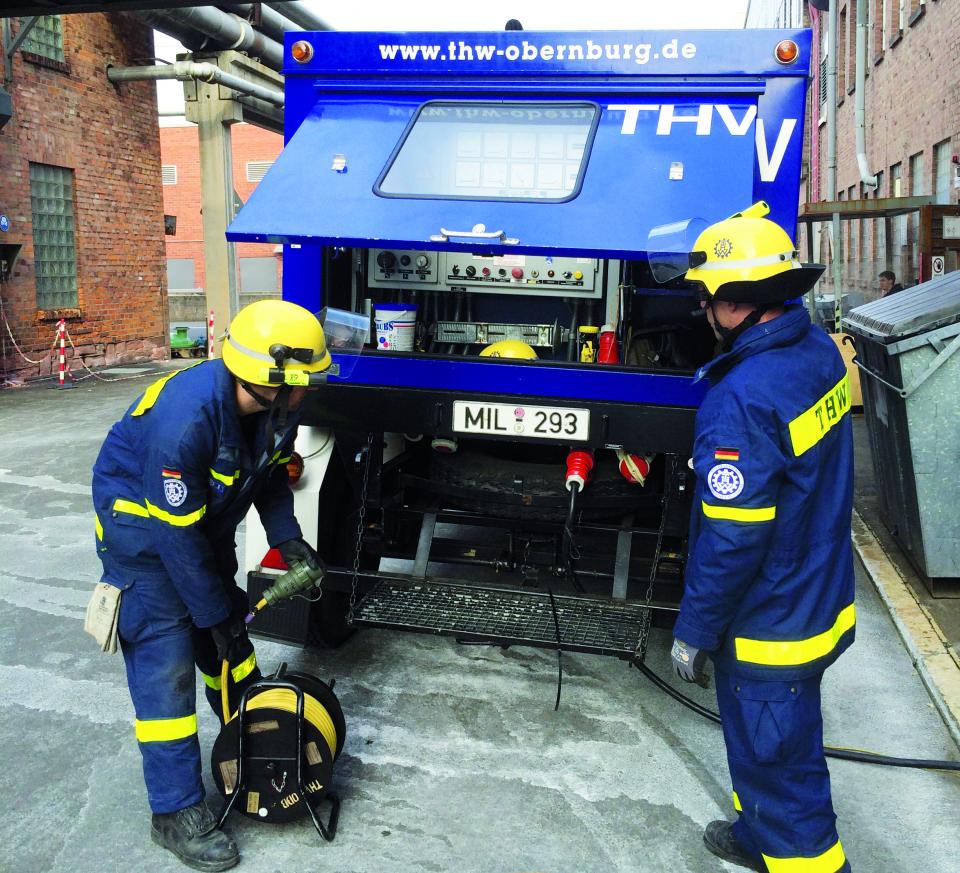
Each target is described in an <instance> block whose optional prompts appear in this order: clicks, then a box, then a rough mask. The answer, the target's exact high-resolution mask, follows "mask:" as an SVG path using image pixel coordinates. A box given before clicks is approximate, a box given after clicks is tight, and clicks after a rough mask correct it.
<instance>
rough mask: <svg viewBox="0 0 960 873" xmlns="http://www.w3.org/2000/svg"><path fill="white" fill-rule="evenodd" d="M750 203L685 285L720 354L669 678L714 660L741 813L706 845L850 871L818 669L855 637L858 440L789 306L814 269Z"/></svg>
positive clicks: (840, 370) (835, 358)
mask: <svg viewBox="0 0 960 873" xmlns="http://www.w3.org/2000/svg"><path fill="white" fill-rule="evenodd" d="M768 212H769V207H767V205H766V204H765V203H758V204H756V205H755V206H752V207H751V208H750V209H748V210H745V211H744V212H742V213H739V214H737V215H735V216H733V217H732V218H729V219H726V220H725V221H720V222H718V223H717V224H714V225H712V226H711V227H709V228H707V229H706V230H705V231H704V232H703V233H702V234H701V235H700V237H699V238H698V239H697V242H696V244H695V248H696V251H694V252H692V253H691V254H690V269H689V270H688V271H687V279H689V280H690V281H693V282H698V283H700V285H701V306H703V307H704V308H705V309H706V314H707V318H708V320H709V322H710V325H711V327H712V328H713V330H714V333H715V334H716V335H717V337H718V339H719V340H720V341H721V343H722V349H723V352H722V354H720V355H719V356H718V357H717V358H715V359H714V360H712V361H710V362H709V363H708V364H706V365H705V366H704V367H703V368H702V370H701V372H700V374H699V375H700V376H701V377H703V378H706V379H708V380H709V383H710V384H709V389H708V391H707V395H706V397H705V398H704V401H703V404H702V405H701V407H700V409H699V411H698V413H697V421H696V433H695V445H694V456H693V467H694V470H695V473H696V478H697V484H696V492H695V498H694V500H695V506H694V512H693V518H692V521H691V528H690V555H689V561H688V564H687V571H686V580H685V581H686V589H685V592H684V596H683V600H682V601H681V604H680V614H679V617H678V619H677V623H676V626H675V628H674V634H675V637H676V638H675V640H674V643H673V649H672V653H671V654H672V656H673V663H674V669H675V671H676V673H677V675H678V676H679V677H680V678H681V679H684V680H686V681H688V682H694V681H699V682H703V681H704V679H705V677H704V676H703V672H702V670H703V663H704V661H705V659H706V656H707V654H709V655H710V657H711V658H712V659H713V662H714V664H715V670H716V684H717V702H718V704H719V707H720V715H721V718H722V720H723V733H724V739H725V741H726V747H727V761H728V763H729V766H730V776H731V779H732V782H733V805H734V809H735V810H736V811H737V812H738V813H739V816H738V818H737V820H736V821H735V822H727V821H715V822H711V823H710V824H709V825H708V826H707V828H706V830H705V831H704V835H703V839H704V842H705V843H706V846H707V848H708V849H709V850H710V851H711V852H713V854H715V855H718V856H719V857H721V858H723V859H725V860H727V861H731V862H732V863H734V864H739V865H740V866H742V867H747V868H749V869H751V870H757V871H765V870H766V871H770V873H792V871H801V870H802V871H803V873H839V871H849V870H850V865H849V863H848V862H847V860H846V857H845V856H844V852H843V847H842V846H841V844H840V839H839V837H838V835H837V830H836V816H835V815H834V812H833V805H832V803H831V799H830V774H829V772H828V770H827V764H826V759H825V758H824V752H823V716H822V714H821V710H820V680H821V678H822V676H823V671H824V670H825V669H826V668H827V667H828V666H829V665H830V664H831V663H833V661H834V660H836V658H837V657H838V656H839V655H840V653H841V652H842V651H844V649H846V648H847V647H848V646H849V645H850V644H851V643H852V642H853V637H854V623H855V617H854V605H853V600H854V577H853V555H852V549H851V533H850V518H851V512H852V508H853V437H852V428H851V422H850V416H849V414H848V413H849V411H850V392H849V387H848V383H847V375H846V370H845V367H844V364H843V361H842V359H841V357H840V355H839V353H838V352H837V349H836V346H835V345H834V344H833V342H831V340H830V338H829V337H828V336H827V335H826V334H825V333H824V332H823V331H822V330H819V329H817V328H815V327H813V326H812V325H811V322H810V318H809V316H808V315H807V312H806V310H805V309H804V308H803V307H802V306H798V305H790V304H788V303H787V301H790V300H794V299H796V298H798V297H801V296H802V295H803V294H804V293H806V292H807V291H808V290H810V288H811V287H813V284H814V283H815V282H816V281H817V279H818V278H819V276H820V274H821V272H822V271H823V267H821V266H819V265H802V264H800V262H799V261H798V260H797V252H796V251H795V250H794V245H793V242H792V241H791V240H790V238H789V236H788V235H787V234H786V233H785V232H784V231H783V229H782V228H780V227H779V226H778V225H776V224H774V223H773V222H772V221H770V220H768V219H767V218H765V217H764V216H765V215H767V213H768Z"/></svg>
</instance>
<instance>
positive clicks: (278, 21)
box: [224, 3, 303, 43]
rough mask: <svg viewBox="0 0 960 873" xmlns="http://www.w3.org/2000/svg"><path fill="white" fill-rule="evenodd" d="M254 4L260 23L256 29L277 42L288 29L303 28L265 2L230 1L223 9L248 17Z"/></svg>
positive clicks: (281, 40) (297, 29) (280, 40)
mask: <svg viewBox="0 0 960 873" xmlns="http://www.w3.org/2000/svg"><path fill="white" fill-rule="evenodd" d="M255 5H257V6H259V7H260V24H259V25H258V29H259V30H261V31H263V33H265V34H266V35H267V36H269V37H270V38H271V39H275V40H277V42H280V43H282V42H283V35H284V33H286V32H287V31H288V30H296V31H302V30H303V28H302V27H301V26H300V25H299V24H297V23H296V22H295V21H291V20H290V19H289V18H287V17H286V16H285V15H283V14H281V13H280V12H275V11H274V10H273V9H270V8H269V7H268V6H267V5H266V4H265V3H259V4H254V3H231V4H230V8H229V9H228V10H224V11H229V12H236V13H237V14H241V15H246V16H248V17H249V16H250V14H251V13H252V12H253V8H254V6H255Z"/></svg>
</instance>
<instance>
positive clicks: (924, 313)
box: [843, 271, 960, 345]
mask: <svg viewBox="0 0 960 873" xmlns="http://www.w3.org/2000/svg"><path fill="white" fill-rule="evenodd" d="M958 322H960V271H954V272H952V273H947V274H946V275H944V276H938V277H937V278H936V279H931V280H930V281H929V282H924V283H923V284H921V285H914V286H913V287H911V288H905V289H904V290H903V291H898V292H897V293H896V294H891V295H889V296H888V297H881V298H880V299H879V300H874V301H872V302H870V303H865V304H864V305H863V306H858V307H856V309H851V310H850V312H848V313H847V314H846V315H845V316H844V317H843V327H844V328H845V329H846V330H847V331H848V332H849V333H854V334H858V335H860V336H863V337H866V338H867V339H872V340H874V341H876V342H879V343H883V344H884V345H886V344H889V343H894V342H896V341H898V340H901V339H905V338H906V337H909V336H914V335H916V334H920V333H927V332H928V331H932V330H936V329H938V328H941V327H946V326H948V325H951V324H956V323H958Z"/></svg>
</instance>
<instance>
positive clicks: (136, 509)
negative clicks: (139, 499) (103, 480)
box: [113, 497, 150, 518]
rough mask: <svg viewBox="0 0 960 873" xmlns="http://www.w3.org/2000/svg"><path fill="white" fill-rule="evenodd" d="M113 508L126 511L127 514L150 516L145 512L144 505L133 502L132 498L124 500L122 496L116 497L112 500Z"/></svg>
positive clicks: (142, 516)
mask: <svg viewBox="0 0 960 873" xmlns="http://www.w3.org/2000/svg"><path fill="white" fill-rule="evenodd" d="M113 508H114V510H115V511H117V512H126V513H127V514H128V515H139V516H140V517H141V518H150V513H149V512H147V508H146V507H145V506H141V505H140V504H139V503H134V502H133V501H132V500H124V499H123V498H122V497H118V498H117V499H116V500H114V501H113Z"/></svg>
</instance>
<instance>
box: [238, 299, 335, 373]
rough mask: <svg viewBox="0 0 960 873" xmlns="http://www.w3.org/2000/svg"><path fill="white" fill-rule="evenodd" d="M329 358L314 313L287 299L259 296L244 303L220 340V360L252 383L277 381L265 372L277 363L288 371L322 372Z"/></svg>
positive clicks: (328, 364) (321, 331) (327, 365)
mask: <svg viewBox="0 0 960 873" xmlns="http://www.w3.org/2000/svg"><path fill="white" fill-rule="evenodd" d="M278 358H279V363H278ZM330 361H331V359H330V352H328V351H327V343H326V341H325V340H324V338H323V328H322V327H321V326H320V322H319V321H317V317H316V316H315V315H313V314H312V313H311V312H310V311H308V310H306V309H304V308H303V307H302V306H297V304H296V303H290V302H289V301H286V300H258V301H257V302H256V303H251V304H250V305H249V306H244V307H243V309H241V310H240V311H239V312H238V313H237V314H236V315H235V316H234V318H233V321H231V322H230V328H229V330H228V331H227V335H226V337H225V338H224V340H223V363H224V364H226V366H227V369H228V370H229V371H230V372H231V373H233V375H234V376H236V377H237V378H238V379H239V380H240V381H242V382H247V383H249V384H251V385H274V384H276V382H271V381H270V379H269V378H268V375H267V374H268V371H269V370H270V369H272V368H275V367H277V366H283V369H284V371H285V372H287V373H289V372H290V371H295V372H297V373H304V374H309V373H322V372H323V371H324V370H326V369H327V367H329V366H330Z"/></svg>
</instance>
